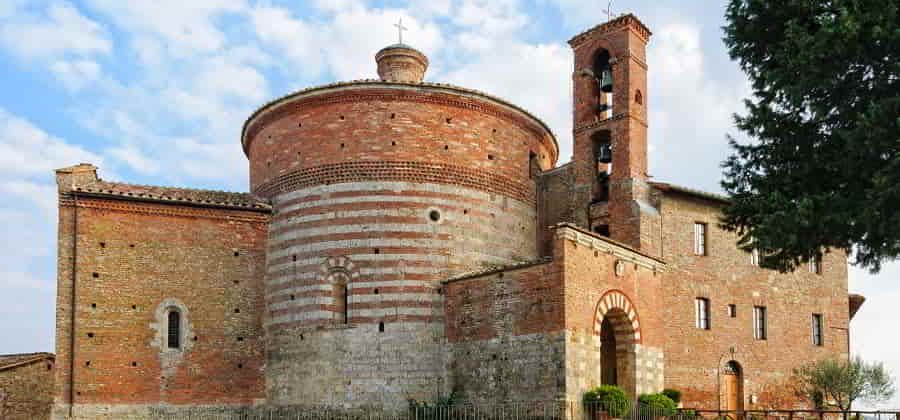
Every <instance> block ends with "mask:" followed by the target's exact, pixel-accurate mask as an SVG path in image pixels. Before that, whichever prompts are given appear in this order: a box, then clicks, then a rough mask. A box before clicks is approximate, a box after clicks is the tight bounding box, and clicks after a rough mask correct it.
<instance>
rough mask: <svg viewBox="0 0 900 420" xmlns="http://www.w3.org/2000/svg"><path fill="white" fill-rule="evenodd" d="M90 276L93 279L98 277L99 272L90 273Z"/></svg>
mask: <svg viewBox="0 0 900 420" xmlns="http://www.w3.org/2000/svg"><path fill="white" fill-rule="evenodd" d="M91 277H93V278H95V279H96V278H100V273H91Z"/></svg>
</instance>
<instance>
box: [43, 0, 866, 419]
mask: <svg viewBox="0 0 900 420" xmlns="http://www.w3.org/2000/svg"><path fill="white" fill-rule="evenodd" d="M650 38H651V32H650V30H649V29H648V28H647V27H646V26H645V25H644V24H643V23H642V22H641V21H640V20H639V19H638V18H637V17H636V16H634V15H631V14H628V15H623V16H620V17H617V18H615V19H612V20H609V21H608V22H605V23H602V24H600V25H597V26H595V27H593V28H590V29H588V30H586V31H584V32H582V33H580V34H578V35H575V36H574V37H572V38H571V39H570V40H569V41H568V43H569V45H570V46H571V48H572V51H573V55H574V63H573V68H572V86H573V89H574V91H573V99H574V100H573V104H572V118H573V138H574V148H573V150H574V152H573V155H572V156H571V160H569V161H568V162H567V163H565V164H559V163H558V162H559V161H560V156H559V146H558V144H557V139H556V137H555V136H554V134H553V133H552V132H551V131H550V129H549V128H548V127H547V125H546V124H545V123H544V122H543V121H541V120H540V118H539V117H538V116H535V115H533V114H532V113H530V112H528V111H527V110H525V109H523V108H522V107H520V106H517V105H516V104H514V103H511V102H509V101H506V100H504V99H501V98H498V97H495V96H492V95H490V94H487V93H484V92H479V91H476V90H472V89H467V88H465V87H458V86H452V85H448V84H443V83H435V82H431V81H426V79H425V75H426V71H427V69H428V66H429V60H428V58H427V57H426V56H425V55H424V54H423V53H422V52H420V51H418V50H416V49H415V48H413V47H411V46H409V45H406V44H403V43H399V44H394V45H390V46H387V47H385V48H383V49H381V50H380V51H378V52H377V54H376V55H375V61H376V63H375V64H376V66H377V73H378V76H379V78H378V79H376V80H354V81H346V82H337V83H332V84H328V85H324V86H316V87H310V88H307V89H303V90H300V91H297V92H293V93H289V94H287V95H285V96H283V97H280V98H277V99H274V100H272V101H271V102H269V103H266V104H264V105H262V107H260V108H259V109H258V110H256V111H255V112H254V113H252V114H251V115H250V116H249V118H247V120H246V122H245V123H244V126H243V129H242V131H241V133H239V134H240V145H239V146H238V145H237V144H235V147H242V148H243V151H244V154H245V155H246V156H247V161H248V165H249V192H221V191H207V190H196V189H185V188H173V187H162V186H147V185H135V184H127V183H121V182H111V181H106V180H103V179H101V178H100V177H99V176H98V173H97V168H96V167H95V166H93V165H91V164H79V165H75V166H71V167H67V168H63V169H59V170H57V171H56V178H57V182H58V186H59V244H58V245H59V246H58V249H59V251H58V252H59V255H58V299H57V318H56V319H57V330H56V334H57V339H56V346H57V348H56V353H55V365H54V366H55V377H56V380H55V388H54V391H53V392H54V407H53V412H54V416H56V417H57V418H63V417H65V416H67V415H73V414H75V415H81V416H84V417H91V418H104V417H108V418H129V417H134V418H142V417H149V416H150V413H151V412H152V410H153V409H154V408H155V407H160V406H165V407H169V408H172V407H175V408H178V407H193V408H198V407H199V408H203V407H210V408H215V407H221V406H229V407H233V406H276V407H277V406H328V407H333V408H336V409H349V408H367V409H373V410H383V411H398V410H403V409H404V408H405V407H407V405H408V404H409V401H410V400H416V401H438V400H441V399H445V398H447V397H449V396H451V395H452V396H453V398H454V401H464V402H469V403H476V404H491V403H497V402H506V401H517V400H522V399H528V400H531V401H570V402H580V401H581V399H582V397H583V395H584V392H585V391H586V390H588V389H589V388H591V387H594V386H597V385H600V384H615V385H618V386H620V387H622V388H623V389H624V390H625V391H626V393H628V394H629V395H630V396H632V397H636V396H638V395H640V394H644V393H654V392H659V391H661V390H662V389H664V388H673V389H677V390H680V391H682V393H683V403H684V405H685V406H690V407H697V408H709V409H737V410H740V409H751V408H752V409H764V408H767V407H779V408H789V407H805V406H806V405H807V404H808V402H806V401H801V400H798V399H797V397H796V396H795V395H793V393H792V392H791V388H790V387H788V386H787V385H788V381H789V380H790V376H791V372H792V369H794V368H795V367H797V366H799V365H801V364H803V363H806V362H808V361H810V360H815V359H819V358H824V357H840V358H846V357H848V353H849V325H850V320H851V318H852V317H853V315H854V314H855V312H856V310H858V309H859V307H860V305H861V304H862V301H863V299H862V297H861V296H855V295H849V294H848V291H847V263H846V256H845V255H844V254H843V253H841V252H839V251H832V252H828V253H826V254H825V255H824V257H823V258H822V259H820V260H815V261H812V262H810V264H809V265H808V267H805V268H804V269H802V270H797V271H796V272H793V273H786V274H782V273H778V272H777V271H774V270H770V269H766V268H764V267H760V266H759V258H758V255H755V254H747V253H745V252H743V251H741V250H739V249H738V248H737V247H736V240H737V236H736V235H735V234H734V233H731V232H727V231H724V230H722V229H720V228H719V226H718V220H719V216H720V214H721V208H722V206H724V205H725V204H727V203H728V198H727V197H723V196H720V195H717V194H713V193H708V192H702V191H698V190H695V189H692V188H689V187H685V186H679V185H674V184H671V183H665V182H660V181H656V180H652V179H651V178H650V176H649V175H648V159H647V151H648V135H649V133H650V127H649V124H648V122H649V119H648V115H649V113H650V112H652V110H651V108H650V106H651V105H652V104H651V103H649V102H648V98H650V95H649V92H648V86H647V72H648V71H650V70H651V68H652V69H653V71H660V72H665V71H666V69H665V68H653V67H652V64H653V63H648V61H647V55H646V49H647V45H648V43H649V42H650ZM567 88H568V87H567V86H559V89H567ZM661 88H664V87H661ZM682 141H683V142H684V145H683V147H692V144H691V141H690V138H689V137H688V136H685V138H683V139H682ZM223 170H227V168H223ZM710 176H718V174H710Z"/></svg>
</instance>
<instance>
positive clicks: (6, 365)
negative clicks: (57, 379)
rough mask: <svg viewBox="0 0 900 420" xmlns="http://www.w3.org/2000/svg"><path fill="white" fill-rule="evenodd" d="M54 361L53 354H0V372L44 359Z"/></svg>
mask: <svg viewBox="0 0 900 420" xmlns="http://www.w3.org/2000/svg"><path fill="white" fill-rule="evenodd" d="M48 358H49V359H54V358H56V356H55V355H54V354H53V353H43V352H42V353H19V354H0V370H6V369H12V368H14V367H16V366H21V365H23V364H27V363H31V362H35V361H38V360H44V359H48Z"/></svg>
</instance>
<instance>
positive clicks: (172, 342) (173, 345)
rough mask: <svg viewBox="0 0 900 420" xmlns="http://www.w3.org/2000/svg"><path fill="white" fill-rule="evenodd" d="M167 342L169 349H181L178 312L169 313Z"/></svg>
mask: <svg viewBox="0 0 900 420" xmlns="http://www.w3.org/2000/svg"><path fill="white" fill-rule="evenodd" d="M167 341H168V347H169V348H170V349H177V348H181V314H180V313H179V312H178V311H174V310H173V311H169V329H168V340H167Z"/></svg>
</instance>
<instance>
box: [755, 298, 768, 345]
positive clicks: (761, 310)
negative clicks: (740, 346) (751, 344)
mask: <svg viewBox="0 0 900 420" xmlns="http://www.w3.org/2000/svg"><path fill="white" fill-rule="evenodd" d="M766 333H767V331H766V307H765V306H754V307H753V338H755V339H757V340H765V339H766Z"/></svg>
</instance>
